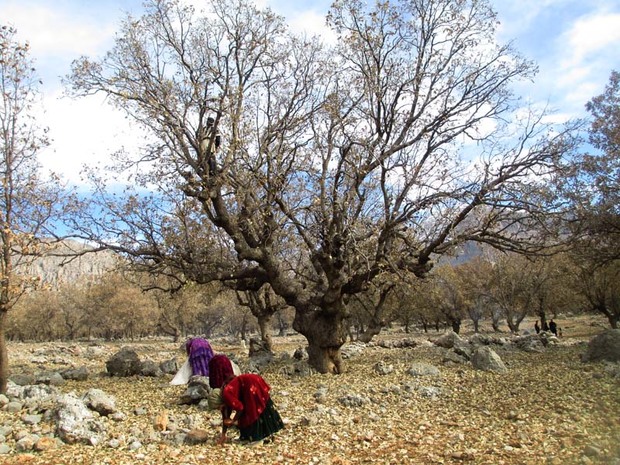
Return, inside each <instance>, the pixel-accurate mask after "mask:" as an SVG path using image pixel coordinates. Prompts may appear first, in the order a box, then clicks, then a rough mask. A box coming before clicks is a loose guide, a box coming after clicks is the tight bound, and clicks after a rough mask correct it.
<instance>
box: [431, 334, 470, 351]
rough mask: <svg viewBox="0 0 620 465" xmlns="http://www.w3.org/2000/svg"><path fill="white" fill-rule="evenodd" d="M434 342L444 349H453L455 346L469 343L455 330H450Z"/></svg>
mask: <svg viewBox="0 0 620 465" xmlns="http://www.w3.org/2000/svg"><path fill="white" fill-rule="evenodd" d="M433 344H435V345H436V346H439V347H443V348H444V349H452V348H453V347H455V346H456V347H462V346H464V345H466V344H467V342H466V341H465V340H463V338H461V336H459V335H458V334H456V333H455V332H454V331H448V332H446V333H445V334H443V335H441V336H440V337H438V338H437V339H435V340H434V341H433Z"/></svg>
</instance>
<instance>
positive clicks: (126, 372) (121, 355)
mask: <svg viewBox="0 0 620 465" xmlns="http://www.w3.org/2000/svg"><path fill="white" fill-rule="evenodd" d="M105 366H106V369H107V371H108V373H109V374H110V376H119V377H127V376H134V375H139V374H140V373H141V371H142V362H141V361H140V357H138V354H137V353H136V351H134V350H133V349H130V348H129V347H123V348H122V349H121V350H120V351H118V352H117V353H115V354H114V355H112V357H110V359H109V360H108V361H107V362H106V363H105Z"/></svg>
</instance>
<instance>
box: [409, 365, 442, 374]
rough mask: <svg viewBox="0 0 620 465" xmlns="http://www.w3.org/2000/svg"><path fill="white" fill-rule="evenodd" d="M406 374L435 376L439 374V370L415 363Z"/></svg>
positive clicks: (432, 366) (431, 366)
mask: <svg viewBox="0 0 620 465" xmlns="http://www.w3.org/2000/svg"><path fill="white" fill-rule="evenodd" d="M407 373H408V374H409V375H411V376H437V375H439V374H440V373H441V372H440V371H439V368H437V367H436V366H434V365H431V364H429V363H425V362H416V363H414V364H413V365H411V367H410V368H409V371H407Z"/></svg>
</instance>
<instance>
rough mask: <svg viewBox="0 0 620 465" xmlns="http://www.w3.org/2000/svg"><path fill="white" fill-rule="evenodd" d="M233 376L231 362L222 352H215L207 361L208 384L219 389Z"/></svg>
mask: <svg viewBox="0 0 620 465" xmlns="http://www.w3.org/2000/svg"><path fill="white" fill-rule="evenodd" d="M234 376H235V374H234V372H233V367H232V364H231V363H230V360H229V359H228V357H227V356H226V355H224V354H216V355H214V356H213V358H212V359H211V360H210V361H209V386H211V387H212V388H213V389H219V388H221V387H222V385H223V384H224V383H225V382H227V381H229V380H230V379H231V378H233V377H234Z"/></svg>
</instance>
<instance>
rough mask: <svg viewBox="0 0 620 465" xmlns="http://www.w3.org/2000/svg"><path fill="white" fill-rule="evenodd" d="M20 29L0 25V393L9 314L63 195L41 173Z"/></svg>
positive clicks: (40, 143) (33, 82)
mask: <svg viewBox="0 0 620 465" xmlns="http://www.w3.org/2000/svg"><path fill="white" fill-rule="evenodd" d="M16 34H17V31H16V30H15V29H13V28H12V27H8V26H0V150H1V154H0V176H1V180H0V181H1V183H0V247H1V249H0V393H5V392H6V387H7V380H8V375H9V372H8V370H9V360H8V355H7V348H6V340H5V331H6V319H7V313H8V312H9V311H10V310H11V308H13V306H14V305H15V303H16V302H17V301H18V300H19V299H20V297H21V296H22V295H23V294H24V293H25V292H26V291H27V289H29V288H32V287H34V286H36V285H37V283H38V278H37V277H36V276H33V275H32V274H31V273H30V272H29V271H30V270H29V266H28V265H29V264H30V263H32V261H33V260H34V259H35V258H36V256H38V255H40V254H41V253H42V251H43V247H44V242H42V239H43V238H49V237H50V235H51V231H50V229H48V228H49V227H51V225H52V224H53V223H52V220H53V219H54V217H55V216H56V215H57V213H58V211H57V208H59V205H60V199H61V198H62V196H63V193H62V188H61V187H62V186H61V185H60V183H59V180H58V179H56V178H55V177H54V176H49V177H43V176H42V175H41V173H40V166H39V163H38V160H37V154H38V152H39V151H40V150H41V149H42V148H43V147H45V146H46V145H47V143H48V141H47V138H46V131H45V130H43V129H41V128H40V127H38V125H37V124H36V119H35V112H36V111H37V110H38V108H37V96H38V93H37V88H38V85H39V84H40V82H39V80H38V79H37V77H36V75H35V70H34V68H33V65H32V62H31V60H30V57H29V52H30V49H29V46H28V44H27V43H19V42H18V41H17V39H16Z"/></svg>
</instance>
